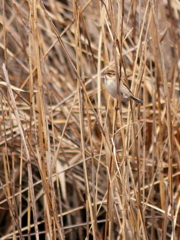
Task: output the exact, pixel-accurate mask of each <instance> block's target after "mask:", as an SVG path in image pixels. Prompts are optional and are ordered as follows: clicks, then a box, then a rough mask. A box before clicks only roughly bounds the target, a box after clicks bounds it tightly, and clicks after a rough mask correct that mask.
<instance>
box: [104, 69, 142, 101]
mask: <svg viewBox="0 0 180 240" xmlns="http://www.w3.org/2000/svg"><path fill="white" fill-rule="evenodd" d="M104 76H105V87H106V89H107V91H108V92H109V93H110V94H111V96H112V97H113V98H117V82H116V72H115V71H114V70H113V69H108V70H107V71H106V72H105V74H104ZM120 93H121V94H122V97H123V98H131V99H132V100H134V101H135V102H137V103H143V101H142V100H141V99H139V98H136V97H134V96H133V94H132V92H131V90H130V89H129V88H128V86H127V85H126V83H125V82H124V80H123V79H121V81H120Z"/></svg>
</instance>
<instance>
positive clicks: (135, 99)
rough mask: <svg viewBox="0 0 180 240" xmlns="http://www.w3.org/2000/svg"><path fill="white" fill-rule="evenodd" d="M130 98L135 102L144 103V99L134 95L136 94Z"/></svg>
mask: <svg viewBox="0 0 180 240" xmlns="http://www.w3.org/2000/svg"><path fill="white" fill-rule="evenodd" d="M130 98H131V99H132V100H134V101H135V102H137V103H141V104H143V101H142V100H141V99H139V98H136V97H134V96H131V97H130Z"/></svg>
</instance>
